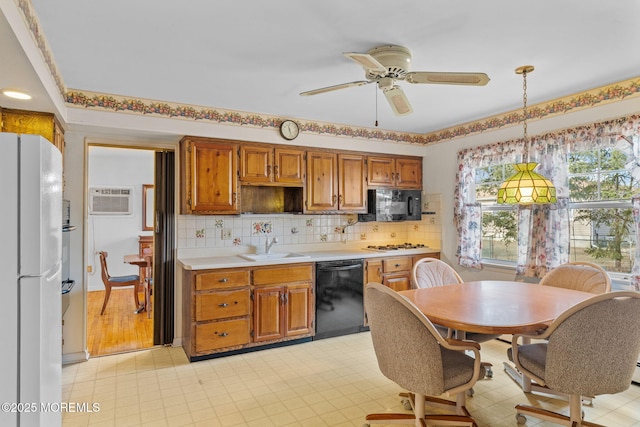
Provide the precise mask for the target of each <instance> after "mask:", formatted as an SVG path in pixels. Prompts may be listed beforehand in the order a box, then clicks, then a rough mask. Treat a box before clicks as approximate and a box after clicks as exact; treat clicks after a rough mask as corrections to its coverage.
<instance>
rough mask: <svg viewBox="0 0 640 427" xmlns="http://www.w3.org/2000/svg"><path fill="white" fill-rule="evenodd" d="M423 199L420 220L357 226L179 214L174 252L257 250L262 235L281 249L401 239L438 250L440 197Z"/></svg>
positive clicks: (322, 218) (313, 219)
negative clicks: (226, 233)
mask: <svg viewBox="0 0 640 427" xmlns="http://www.w3.org/2000/svg"><path fill="white" fill-rule="evenodd" d="M423 199H424V203H423V215H422V220H420V221H404V222H393V223H383V222H357V216H356V215H293V214H265V215H255V214H247V215H215V216H208V215H207V216H197V215H180V216H178V249H187V248H214V249H215V248H225V247H233V246H236V247H238V246H255V247H258V248H259V247H262V246H263V245H264V242H265V239H266V237H265V236H268V237H269V238H271V237H277V238H278V240H279V242H280V244H282V245H297V244H316V243H317V244H322V243H326V242H329V243H336V242H344V243H349V242H359V243H361V244H363V245H364V244H366V243H367V242H371V243H372V244H373V243H379V242H385V241H395V242H400V241H402V242H411V243H424V244H426V245H427V246H429V247H433V248H439V247H440V241H441V221H440V215H441V209H440V205H441V200H440V194H426V195H425V196H424V198H423ZM425 212H426V213H425ZM221 230H229V231H230V232H231V236H230V238H225V239H223V238H222V237H223V233H221ZM227 237H228V236H227ZM318 250H321V248H318Z"/></svg>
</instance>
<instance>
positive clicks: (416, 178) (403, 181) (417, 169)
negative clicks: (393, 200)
mask: <svg viewBox="0 0 640 427" xmlns="http://www.w3.org/2000/svg"><path fill="white" fill-rule="evenodd" d="M396 187H398V188H422V159H412V158H406V157H400V158H397V159H396Z"/></svg>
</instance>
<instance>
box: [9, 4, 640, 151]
mask: <svg viewBox="0 0 640 427" xmlns="http://www.w3.org/2000/svg"><path fill="white" fill-rule="evenodd" d="M15 1H16V4H17V5H18V7H19V9H20V10H21V12H22V14H23V17H24V20H25V22H26V24H27V26H28V27H29V30H30V31H31V35H32V37H33V39H34V40H35V42H36V45H37V46H38V49H39V50H40V53H41V54H42V57H43V59H44V61H45V63H46V64H47V67H48V68H49V72H50V73H51V75H52V77H53V79H54V81H55V82H56V85H57V87H58V90H59V91H60V94H61V95H62V97H63V98H64V100H65V102H66V103H67V104H69V105H70V106H72V107H77V108H91V109H99V110H110V111H117V112H126V113H132V114H141V115H152V114H153V115H158V116H164V117H168V118H177V119H186V120H207V121H211V122H215V123H221V124H231V125H237V126H256V127H262V128H274V129H277V128H278V127H279V126H280V123H281V122H282V120H283V118H280V117H273V116H267V115H261V114H255V113H248V112H241V111H231V110H224V109H220V108H208V107H199V106H193V105H181V104H175V103H167V102H161V101H153V100H146V99H135V98H128V97H123V96H115V95H110V94H104V93H94V92H88V91H82V90H76V89H67V88H66V87H65V84H64V82H63V80H62V76H61V75H60V73H59V72H58V68H57V66H56V64H55V61H54V59H53V55H52V54H51V51H50V49H49V46H48V43H47V41H46V38H45V37H44V34H43V33H42V31H41V29H40V24H39V22H38V18H37V16H36V15H35V12H34V11H33V6H32V5H31V1H30V0H15ZM639 94H640V77H636V78H633V79H629V80H625V81H622V82H618V83H614V84H611V85H607V86H602V87H600V88H596V89H593V90H589V91H585V92H581V93H578V94H575V95H570V96H566V97H563V98H559V99H556V100H553V101H550V102H547V103H540V104H536V105H533V106H530V107H529V117H528V118H527V120H537V119H542V118H548V117H552V116H556V115H560V114H564V113H567V112H570V111H577V110H582V109H586V108H591V107H594V106H596V105H600V104H606V103H610V102H615V101H620V100H623V99H626V98H630V97H635V96H638V95H639ZM296 121H298V123H299V124H300V128H301V131H302V132H308V133H316V134H320V135H332V136H343V137H352V138H363V139H372V140H380V141H391V142H398V143H408V144H420V145H429V144H435V143H438V142H443V141H447V140H451V139H456V138H461V137H465V136H469V135H472V134H476V133H481V132H486V131H489V130H492V129H498V128H502V127H506V126H514V125H517V124H519V123H521V121H522V114H521V113H520V112H519V111H518V110H515V111H510V112H507V113H502V114H497V115H495V116H491V117H488V118H485V119H482V120H477V121H473V122H469V123H465V124H461V125H456V126H453V127H449V128H446V129H442V130H439V131H436V132H431V133H426V134H416V133H403V132H394V131H385V130H380V129H371V128H361V127H353V126H348V125H340V124H332V123H322V122H314V121H305V120H296Z"/></svg>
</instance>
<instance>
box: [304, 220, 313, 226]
mask: <svg viewBox="0 0 640 427" xmlns="http://www.w3.org/2000/svg"><path fill="white" fill-rule="evenodd" d="M306 224H307V227H313V220H312V219H308V220H307V222H306Z"/></svg>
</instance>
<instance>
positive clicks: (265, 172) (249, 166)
mask: <svg viewBox="0 0 640 427" xmlns="http://www.w3.org/2000/svg"><path fill="white" fill-rule="evenodd" d="M272 176H273V149H272V148H271V147H256V146H253V145H251V146H244V145H243V146H242V147H240V181H242V182H256V183H266V182H271V181H272Z"/></svg>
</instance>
